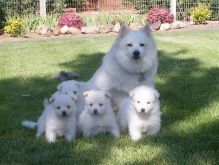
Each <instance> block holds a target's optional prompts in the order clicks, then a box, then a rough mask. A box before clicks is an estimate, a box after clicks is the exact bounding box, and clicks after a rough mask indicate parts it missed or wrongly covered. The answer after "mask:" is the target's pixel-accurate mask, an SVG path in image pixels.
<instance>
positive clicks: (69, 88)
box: [51, 80, 85, 117]
mask: <svg viewBox="0 0 219 165" xmlns="http://www.w3.org/2000/svg"><path fill="white" fill-rule="evenodd" d="M83 84H84V83H83V82H78V81H75V80H67V81H63V82H61V83H60V84H59V85H58V86H57V89H58V91H57V92H55V93H54V94H53V95H52V97H51V98H53V96H54V95H56V94H58V93H62V94H68V95H72V96H73V97H74V98H75V99H76V105H77V111H76V116H77V117H78V116H79V114H80V113H81V111H82V110H83V109H84V105H85V101H84V96H83Z"/></svg>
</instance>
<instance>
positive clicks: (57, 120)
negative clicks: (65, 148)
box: [22, 93, 77, 143]
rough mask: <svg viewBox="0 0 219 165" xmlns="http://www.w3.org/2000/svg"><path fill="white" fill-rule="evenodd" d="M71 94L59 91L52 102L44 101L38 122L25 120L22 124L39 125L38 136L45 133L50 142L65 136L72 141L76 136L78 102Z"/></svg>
mask: <svg viewBox="0 0 219 165" xmlns="http://www.w3.org/2000/svg"><path fill="white" fill-rule="evenodd" d="M75 99H76V98H74V97H72V96H71V95H66V94H60V93H57V94H56V95H54V96H53V98H52V100H51V103H50V102H48V100H47V99H46V100H45V101H44V111H43V113H42V115H41V116H40V117H39V119H38V121H37V122H32V121H28V120H25V121H23V122H22V125H23V126H25V127H28V128H35V127H37V134H36V137H37V138H38V137H40V136H42V135H43V134H44V133H45V136H46V139H47V141H48V142H49V143H52V142H55V141H56V138H57V137H60V136H64V137H65V139H66V140H68V141H72V140H74V139H75V136H76V115H75V113H76V109H77V106H76V103H75Z"/></svg>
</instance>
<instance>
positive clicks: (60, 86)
mask: <svg viewBox="0 0 219 165" xmlns="http://www.w3.org/2000/svg"><path fill="white" fill-rule="evenodd" d="M57 89H58V91H62V83H60V84H59V85H57Z"/></svg>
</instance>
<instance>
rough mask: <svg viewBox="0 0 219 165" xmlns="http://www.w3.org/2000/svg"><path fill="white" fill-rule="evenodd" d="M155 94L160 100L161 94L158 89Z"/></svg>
mask: <svg viewBox="0 0 219 165" xmlns="http://www.w3.org/2000/svg"><path fill="white" fill-rule="evenodd" d="M154 94H155V96H156V97H157V98H158V99H159V97H160V93H159V92H158V91H157V90H156V89H155V90H154Z"/></svg>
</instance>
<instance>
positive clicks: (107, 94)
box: [104, 92, 112, 99]
mask: <svg viewBox="0 0 219 165" xmlns="http://www.w3.org/2000/svg"><path fill="white" fill-rule="evenodd" d="M104 96H105V97H106V98H108V99H110V98H111V97H112V96H111V94H109V93H107V92H105V94H104Z"/></svg>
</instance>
